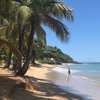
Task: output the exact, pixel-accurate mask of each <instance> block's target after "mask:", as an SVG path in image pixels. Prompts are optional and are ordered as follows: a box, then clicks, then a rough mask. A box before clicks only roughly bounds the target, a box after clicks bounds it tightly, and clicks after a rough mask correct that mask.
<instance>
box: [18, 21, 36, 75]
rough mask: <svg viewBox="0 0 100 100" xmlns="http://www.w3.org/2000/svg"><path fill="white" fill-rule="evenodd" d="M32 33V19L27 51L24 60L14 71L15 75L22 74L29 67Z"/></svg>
mask: <svg viewBox="0 0 100 100" xmlns="http://www.w3.org/2000/svg"><path fill="white" fill-rule="evenodd" d="M33 35H34V21H32V22H31V33H30V36H29V41H28V51H27V55H26V60H25V63H24V64H23V66H22V68H21V69H20V70H19V71H18V72H17V73H16V75H18V76H23V75H24V74H25V73H26V72H27V70H28V68H29V64H30V60H31V56H32V49H33Z"/></svg>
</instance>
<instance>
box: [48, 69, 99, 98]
mask: <svg viewBox="0 0 100 100" xmlns="http://www.w3.org/2000/svg"><path fill="white" fill-rule="evenodd" d="M48 78H49V79H50V80H51V81H52V82H53V83H55V84H56V85H58V86H59V87H61V88H62V89H64V90H65V91H69V92H71V93H74V94H76V95H80V96H82V97H86V98H84V99H83V100H99V99H100V94H99V91H100V84H99V82H96V81H93V80H91V79H87V78H84V77H82V76H79V75H75V74H72V75H71V76H68V75H67V74H66V75H65V74H64V73H60V72H58V71H55V70H53V71H52V72H49V73H48Z"/></svg>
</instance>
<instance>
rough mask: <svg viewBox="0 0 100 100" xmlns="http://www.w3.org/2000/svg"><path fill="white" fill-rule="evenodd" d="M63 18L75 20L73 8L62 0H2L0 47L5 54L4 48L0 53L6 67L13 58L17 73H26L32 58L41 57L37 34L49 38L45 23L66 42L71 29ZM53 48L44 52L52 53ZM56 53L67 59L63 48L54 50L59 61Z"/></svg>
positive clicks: (41, 39)
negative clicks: (62, 50) (37, 44)
mask: <svg viewBox="0 0 100 100" xmlns="http://www.w3.org/2000/svg"><path fill="white" fill-rule="evenodd" d="M62 18H65V19H67V20H69V21H72V20H73V16H72V11H71V9H70V8H69V7H68V6H65V5H64V4H63V2H61V1H60V0H1V1H0V47H1V49H0V50H1V51H2V50H3V54H2V52H1V53H0V55H1V56H0V57H1V59H2V60H5V62H6V65H5V66H4V68H9V67H10V65H11V63H12V62H13V66H14V67H13V69H14V71H15V73H16V75H20V76H23V75H24V74H25V73H26V72H27V70H28V68H29V64H30V61H31V62H34V59H35V58H38V57H39V55H37V54H36V53H37V51H35V49H37V50H38V51H39V50H40V49H39V48H35V43H34V39H35V35H36V38H37V39H39V40H40V41H41V42H43V41H44V43H45V42H46V32H45V29H44V28H43V27H42V25H46V26H47V27H48V28H50V29H51V30H53V31H54V33H56V36H57V37H58V38H59V39H60V40H61V41H62V42H67V40H68V39H69V38H68V37H69V32H68V29H67V27H66V26H65V25H64V24H63V23H62V22H61V19H62ZM39 46H41V45H39ZM37 47H38V46H37ZM51 51H52V50H51ZM41 52H42V51H41ZM52 52H54V51H52ZM52 52H51V53H48V54H47V53H44V54H45V55H47V56H51V55H52ZM2 56H3V57H2ZM36 56H37V57H36ZM60 56H61V57H60ZM62 56H63V57H62ZM41 57H42V58H43V56H41ZM57 57H59V60H60V61H62V60H64V62H65V61H66V59H65V58H64V55H62V54H61V52H60V51H59V53H57V54H56V53H55V56H54V58H55V60H56V61H57V60H58V59H57ZM58 62H59V61H58Z"/></svg>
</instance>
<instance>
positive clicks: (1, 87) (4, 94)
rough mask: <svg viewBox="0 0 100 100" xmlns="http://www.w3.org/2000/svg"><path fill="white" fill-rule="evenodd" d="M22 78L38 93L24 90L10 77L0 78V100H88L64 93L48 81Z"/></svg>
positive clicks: (27, 77)
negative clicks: (56, 97) (59, 98)
mask: <svg viewBox="0 0 100 100" xmlns="http://www.w3.org/2000/svg"><path fill="white" fill-rule="evenodd" d="M14 78H16V77H14ZM24 78H25V79H26V80H29V81H31V83H32V85H33V87H34V86H35V87H36V89H37V91H38V92H39V93H37V92H34V91H33V92H31V91H27V90H25V88H24V87H22V86H21V84H20V82H18V80H14V79H13V78H11V77H10V76H0V100H5V98H8V99H7V100H58V99H55V98H54V99H52V97H54V96H58V97H62V98H63V99H62V100H88V99H84V98H83V97H81V96H78V95H74V94H72V93H69V92H66V91H64V90H62V89H60V88H59V87H58V86H56V85H54V84H52V83H50V82H48V80H43V79H38V78H35V77H29V76H25V77H24Z"/></svg>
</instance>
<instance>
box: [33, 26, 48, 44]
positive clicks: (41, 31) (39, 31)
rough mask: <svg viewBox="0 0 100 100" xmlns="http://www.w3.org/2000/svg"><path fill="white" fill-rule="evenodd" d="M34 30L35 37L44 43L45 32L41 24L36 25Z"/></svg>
mask: <svg viewBox="0 0 100 100" xmlns="http://www.w3.org/2000/svg"><path fill="white" fill-rule="evenodd" d="M35 31H36V34H37V37H38V38H39V39H40V40H41V41H43V43H44V44H46V32H45V30H44V29H43V28H42V27H41V26H38V27H37V28H36V30H35Z"/></svg>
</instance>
